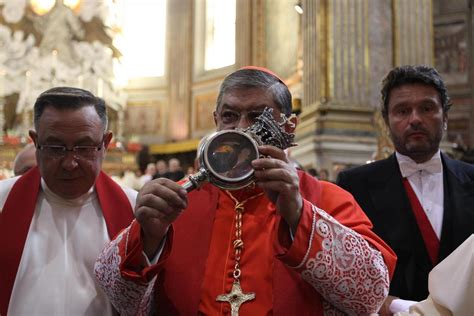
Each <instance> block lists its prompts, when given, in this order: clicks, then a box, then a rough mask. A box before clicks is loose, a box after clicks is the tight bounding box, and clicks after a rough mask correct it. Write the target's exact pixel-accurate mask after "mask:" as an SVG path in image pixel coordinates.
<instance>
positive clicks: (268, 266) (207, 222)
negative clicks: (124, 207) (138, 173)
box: [96, 173, 396, 315]
mask: <svg viewBox="0 0 474 316" xmlns="http://www.w3.org/2000/svg"><path fill="white" fill-rule="evenodd" d="M299 175H300V192H301V194H302V196H303V198H304V206H303V210H302V216H301V219H300V222H299V225H298V228H297V230H296V232H295V233H294V239H293V240H292V239H291V235H290V230H289V227H288V226H287V225H286V223H285V221H284V220H282V219H281V217H280V216H279V215H277V214H276V210H275V207H274V205H273V204H272V203H271V202H270V201H269V200H268V198H267V197H266V196H265V195H262V196H260V197H258V198H255V199H251V200H249V201H248V202H247V203H245V205H244V209H245V210H244V215H243V219H242V221H243V224H242V239H243V241H244V248H243V251H242V255H241V261H240V266H241V271H242V276H241V279H240V283H241V284H240V285H241V287H242V291H243V292H244V293H248V292H253V293H255V294H256V298H255V299H254V300H252V301H249V302H246V303H244V304H242V305H241V307H240V310H239V315H322V314H323V310H335V309H336V308H337V309H338V310H340V311H344V312H346V313H349V314H353V315H364V314H369V313H371V312H376V311H377V310H378V308H379V307H380V306H381V304H382V303H383V300H384V298H385V296H386V295H387V294H388V287H389V276H391V275H392V273H393V269H394V266H395V261H396V257H395V255H394V253H393V251H392V250H391V249H390V248H389V247H388V246H387V245H386V244H385V243H384V242H383V241H382V240H381V239H380V238H379V237H378V236H377V235H375V234H374V233H373V232H372V231H371V227H372V225H371V223H370V221H369V220H368V219H367V217H366V216H365V214H364V213H363V211H362V210H361V209H360V207H359V206H358V205H357V203H356V202H355V201H354V199H353V198H352V196H351V195H350V194H349V193H347V192H346V191H344V190H342V189H340V188H339V187H337V186H336V185H334V184H331V183H328V182H320V181H318V180H316V179H314V178H313V177H311V176H309V175H307V174H305V173H300V174H299ZM258 192H259V191H258V189H253V190H240V191H233V192H232V194H233V195H234V197H235V198H237V199H238V200H239V201H242V200H245V199H247V198H248V197H250V196H253V195H255V194H257V193H258ZM188 205H189V207H188V208H187V209H186V210H185V211H184V212H183V214H182V215H181V216H180V217H179V218H178V220H177V221H176V222H175V223H174V224H173V228H172V229H170V231H169V232H168V235H167V240H166V242H165V245H164V249H163V252H162V254H161V256H160V259H159V261H158V263H157V264H154V265H148V264H147V263H146V259H145V258H144V255H143V253H142V245H141V239H140V238H141V236H140V225H139V224H138V223H137V222H133V223H132V225H131V226H130V227H129V228H128V229H126V230H124V231H123V232H122V233H121V234H120V235H119V236H118V237H117V238H116V239H115V240H114V241H112V242H111V244H109V245H108V247H107V248H106V249H105V250H104V252H103V253H102V255H101V257H100V258H99V260H98V262H97V263H96V275H97V277H98V279H99V283H100V284H101V286H102V287H103V289H104V291H105V292H106V293H108V295H109V297H110V298H111V301H112V302H113V304H114V306H115V307H116V308H117V309H118V310H119V312H120V313H122V314H124V315H137V314H138V315H142V314H143V315H145V314H146V313H147V312H148V311H149V309H150V308H154V309H156V313H157V314H158V315H200V314H203V315H230V305H229V303H226V302H217V301H216V297H217V296H218V295H219V294H224V293H228V292H229V291H230V290H231V288H232V284H233V281H234V279H233V276H232V272H233V270H234V264H235V261H234V250H233V245H232V242H233V240H234V239H235V210H234V205H235V203H234V201H233V200H232V199H231V198H230V197H229V195H228V194H227V193H226V192H225V191H222V190H219V189H217V188H216V187H214V186H212V185H205V186H203V187H202V188H201V189H200V190H196V191H193V192H191V193H190V194H189V196H188ZM152 298H153V299H152Z"/></svg>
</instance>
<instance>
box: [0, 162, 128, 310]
mask: <svg viewBox="0 0 474 316" xmlns="http://www.w3.org/2000/svg"><path fill="white" fill-rule="evenodd" d="M40 179H41V176H40V173H39V170H38V168H37V167H35V168H32V169H31V170H30V171H28V172H27V173H25V174H24V175H23V176H22V177H20V178H19V179H18V180H17V181H16V182H15V184H14V185H13V187H12V189H11V190H10V193H9V194H8V197H7V200H6V202H5V206H4V207H3V211H2V213H1V214H0V258H1V260H0V315H7V311H8V304H9V302H10V297H11V293H12V290H13V285H14V283H15V278H16V274H17V271H18V266H19V264H20V260H21V256H22V254H23V248H24V246H25V241H26V237H27V235H28V231H29V229H30V224H31V220H32V219H33V215H34V212H35V206H36V200H37V197H38V193H39V190H40V187H41V181H40ZM95 187H96V191H97V196H98V198H99V203H100V206H101V208H102V213H103V215H104V219H105V223H106V225H107V231H108V233H109V237H110V239H112V238H113V237H114V236H115V235H117V234H118V233H119V232H120V230H122V229H124V228H125V227H127V226H128V225H129V224H130V222H131V221H132V220H133V217H134V216H133V210H132V207H131V205H130V202H129V200H128V198H127V196H126V195H125V193H124V192H123V190H122V189H121V188H120V186H119V185H118V184H117V183H115V182H114V181H113V180H112V179H111V178H110V177H109V176H107V175H106V174H105V173H103V172H102V171H101V172H100V174H99V176H98V177H97V180H96V183H95Z"/></svg>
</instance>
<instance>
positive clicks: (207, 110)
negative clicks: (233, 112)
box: [192, 92, 217, 132]
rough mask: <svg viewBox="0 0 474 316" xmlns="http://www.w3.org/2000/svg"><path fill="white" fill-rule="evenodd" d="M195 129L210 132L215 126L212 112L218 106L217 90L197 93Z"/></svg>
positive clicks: (194, 114)
mask: <svg viewBox="0 0 474 316" xmlns="http://www.w3.org/2000/svg"><path fill="white" fill-rule="evenodd" d="M194 99H195V101H194V103H195V106H194V111H193V118H192V120H193V126H194V128H193V130H194V131H198V132H208V131H210V130H213V129H214V128H215V124H214V120H212V117H213V115H212V113H213V112H214V110H215V108H216V100H217V94H216V93H215V92H211V93H206V94H201V95H197V96H195V97H194Z"/></svg>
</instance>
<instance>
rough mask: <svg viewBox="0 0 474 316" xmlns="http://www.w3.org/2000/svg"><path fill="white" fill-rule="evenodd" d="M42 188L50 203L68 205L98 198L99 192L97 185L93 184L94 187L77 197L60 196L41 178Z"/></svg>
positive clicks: (77, 204) (81, 203) (75, 204)
mask: <svg viewBox="0 0 474 316" xmlns="http://www.w3.org/2000/svg"><path fill="white" fill-rule="evenodd" d="M41 189H42V190H43V192H44V195H45V197H46V199H47V200H48V201H49V202H50V203H59V204H64V205H68V206H81V205H84V204H87V203H89V202H90V201H92V200H94V199H96V198H97V194H96V192H95V185H94V186H92V188H90V189H89V191H87V192H86V193H85V194H83V195H81V196H80V197H77V198H75V199H65V198H63V197H60V196H59V195H57V194H56V193H54V192H53V191H51V189H50V188H49V187H48V185H47V184H46V182H45V181H44V179H43V178H41Z"/></svg>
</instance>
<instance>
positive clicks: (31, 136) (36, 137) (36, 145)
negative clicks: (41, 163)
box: [28, 129, 38, 147]
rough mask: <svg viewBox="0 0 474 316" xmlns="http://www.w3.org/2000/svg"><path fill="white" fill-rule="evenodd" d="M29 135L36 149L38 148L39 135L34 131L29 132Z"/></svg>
mask: <svg viewBox="0 0 474 316" xmlns="http://www.w3.org/2000/svg"><path fill="white" fill-rule="evenodd" d="M28 134H29V135H30V138H31V140H32V141H33V143H34V144H35V147H38V134H36V132H35V131H34V130H32V129H30V130H29V131H28Z"/></svg>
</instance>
